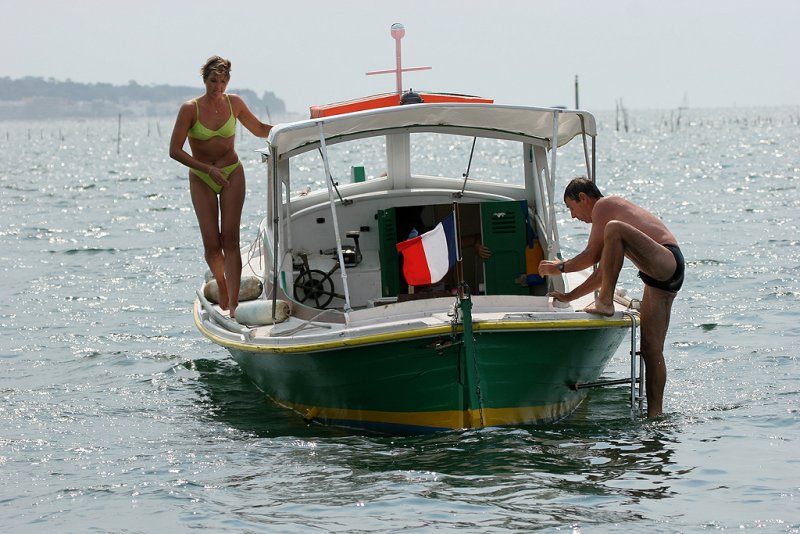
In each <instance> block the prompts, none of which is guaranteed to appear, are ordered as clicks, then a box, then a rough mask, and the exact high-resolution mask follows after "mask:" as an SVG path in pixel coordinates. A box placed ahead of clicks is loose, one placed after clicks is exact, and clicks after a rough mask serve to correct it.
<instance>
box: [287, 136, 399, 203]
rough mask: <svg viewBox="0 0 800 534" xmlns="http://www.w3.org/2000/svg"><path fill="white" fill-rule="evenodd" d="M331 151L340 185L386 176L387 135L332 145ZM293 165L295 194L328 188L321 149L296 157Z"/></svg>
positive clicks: (329, 162) (333, 172) (291, 172)
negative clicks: (385, 137)
mask: <svg viewBox="0 0 800 534" xmlns="http://www.w3.org/2000/svg"><path fill="white" fill-rule="evenodd" d="M327 152H328V165H329V166H330V170H331V175H332V176H333V180H334V182H337V183H338V184H339V185H340V186H344V185H346V184H350V183H353V182H359V181H364V180H374V179H378V178H382V177H383V176H385V172H386V169H387V165H386V142H385V140H384V138H383V137H376V138H369V139H358V140H356V141H348V142H344V143H337V144H329V145H327ZM289 165H290V168H289V172H290V175H291V177H292V179H291V184H292V191H291V194H292V196H294V195H298V194H304V193H309V192H312V191H318V190H320V189H322V190H327V188H328V185H327V183H326V182H325V166H324V164H323V162H322V155H321V154H320V151H319V150H311V151H308V152H305V153H304V154H299V155H297V156H294V157H293V158H291V160H290V163H289Z"/></svg>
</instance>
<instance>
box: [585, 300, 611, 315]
mask: <svg viewBox="0 0 800 534" xmlns="http://www.w3.org/2000/svg"><path fill="white" fill-rule="evenodd" d="M583 311H585V312H586V313H593V314H595V315H604V316H606V317H611V316H612V315H614V304H605V303H603V302H600V300H599V299H598V300H595V301H594V304H590V305H589V306H586V307H585V308H584V309H583Z"/></svg>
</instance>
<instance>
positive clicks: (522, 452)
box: [186, 360, 689, 528]
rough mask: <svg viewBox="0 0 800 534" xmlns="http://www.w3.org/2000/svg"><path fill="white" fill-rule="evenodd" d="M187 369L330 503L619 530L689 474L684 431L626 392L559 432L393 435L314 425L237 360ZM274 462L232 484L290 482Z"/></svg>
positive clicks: (222, 411)
mask: <svg viewBox="0 0 800 534" xmlns="http://www.w3.org/2000/svg"><path fill="white" fill-rule="evenodd" d="M186 367H187V368H190V369H191V370H192V371H195V372H197V376H198V380H197V385H198V388H199V389H200V391H201V393H202V394H201V395H200V396H199V399H198V407H200V408H202V410H201V411H202V413H204V414H205V416H206V417H208V418H209V419H210V420H213V421H222V422H224V423H225V424H226V425H230V426H232V427H234V428H237V429H239V430H241V431H243V432H245V433H247V434H248V435H250V436H252V437H253V438H254V439H256V440H260V439H261V438H267V437H269V438H271V439H270V447H269V448H270V450H271V451H272V452H273V453H274V452H275V449H276V446H277V447H278V448H280V449H281V451H282V452H281V454H283V455H284V462H281V463H283V464H284V466H283V468H284V469H286V470H287V472H286V473H285V474H284V475H283V476H285V477H286V479H287V480H289V479H292V480H294V481H293V485H294V486H295V489H294V491H295V492H300V493H302V494H303V495H305V496H308V495H309V492H310V493H312V494H313V495H314V496H315V500H316V502H318V503H320V504H322V503H324V502H327V503H329V504H331V505H334V503H336V504H337V505H340V504H342V500H344V501H348V502H352V500H353V499H356V500H357V501H361V502H374V501H375V500H381V499H382V498H383V497H385V496H387V495H394V496H395V498H397V496H399V495H405V496H406V498H411V497H413V498H419V499H424V500H425V502H426V503H427V505H430V504H431V502H432V501H433V502H447V503H449V505H450V506H456V503H459V504H461V505H463V506H467V507H478V508H479V509H480V510H481V512H480V515H481V517H484V518H488V519H487V520H488V524H492V523H493V520H492V519H491V518H492V517H495V519H496V520H497V521H502V522H503V526H504V528H530V527H531V526H532V525H536V526H539V527H541V526H544V525H551V526H558V525H562V526H563V525H564V524H573V523H576V522H578V523H580V522H581V521H583V522H594V521H602V522H607V523H610V522H614V523H618V522H628V521H634V520H637V519H640V516H639V514H638V513H635V512H632V511H630V510H627V509H626V508H625V506H626V505H631V504H636V503H640V502H642V501H646V500H657V499H664V498H669V497H671V496H673V495H675V491H674V490H673V489H672V487H671V484H672V482H674V481H675V480H678V479H681V478H682V477H684V476H686V475H687V474H688V473H689V470H688V469H679V468H678V466H677V464H676V462H675V460H674V459H673V456H674V454H675V448H676V445H678V443H677V438H676V432H675V429H674V426H675V423H673V422H671V421H669V420H668V419H664V420H660V421H658V422H655V423H653V422H647V421H631V420H630V418H629V416H628V406H627V404H626V391H624V390H620V389H617V390H602V391H593V392H592V393H591V394H590V396H589V398H588V400H587V402H586V403H584V405H582V406H581V407H580V408H579V410H578V411H577V412H576V413H575V414H574V415H573V416H572V417H570V418H569V419H567V420H565V421H562V422H559V423H555V424H551V425H545V426H535V427H534V426H531V427H518V428H488V429H481V430H469V431H461V432H442V433H437V434H433V435H424V436H408V437H390V436H374V435H365V434H353V433H349V432H343V431H339V430H336V429H328V428H322V427H318V426H308V425H305V424H303V423H302V421H301V420H300V418H299V417H298V416H297V415H296V414H293V413H291V412H289V411H287V410H284V409H282V408H280V407H277V406H275V405H274V404H273V403H271V402H270V401H269V400H267V399H266V398H265V397H264V395H263V394H262V393H261V392H260V391H259V390H258V389H257V388H256V387H255V386H254V385H253V384H252V383H251V382H250V381H249V380H248V379H247V378H246V376H245V375H244V374H243V373H242V372H241V371H240V370H239V368H238V366H236V364H235V363H233V362H232V361H230V360H223V361H215V360H195V361H193V362H190V363H188V364H186ZM271 463H272V466H273V467H272V468H271V469H272V470H271V472H270V473H261V474H258V472H256V473H253V474H252V475H253V476H248V477H247V479H245V478H242V477H236V478H235V479H230V480H228V481H227V482H228V484H230V485H232V486H234V487H252V486H253V485H254V484H255V485H258V483H259V482H258V480H259V479H260V480H261V481H262V482H263V481H265V480H267V479H269V480H272V481H274V480H275V479H276V478H280V477H281V476H282V475H280V473H279V472H278V471H277V470H276V469H275V464H274V461H273V462H271ZM289 465H294V468H290V467H288V466H289ZM298 470H299V471H300V472H301V473H302V477H300V478H297V474H298ZM253 477H255V479H254V478H253ZM533 503H535V507H533V508H532V506H531V505H532V504H533ZM534 508H535V509H534ZM509 512H513V513H509ZM510 517H514V518H515V519H514V520H513V521H512V522H511V523H509V518H510Z"/></svg>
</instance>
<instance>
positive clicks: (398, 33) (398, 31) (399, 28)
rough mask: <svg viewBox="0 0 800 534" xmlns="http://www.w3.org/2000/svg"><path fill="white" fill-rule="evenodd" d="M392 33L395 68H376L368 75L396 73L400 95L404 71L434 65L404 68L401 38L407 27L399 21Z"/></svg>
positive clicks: (423, 68)
mask: <svg viewBox="0 0 800 534" xmlns="http://www.w3.org/2000/svg"><path fill="white" fill-rule="evenodd" d="M391 34H392V38H393V39H394V55H395V61H396V64H397V66H396V67H395V68H393V69H388V70H375V71H372V72H368V73H367V76H372V75H373V74H392V73H394V75H395V80H396V85H397V87H396V92H397V94H398V95H401V94H403V73H404V72H411V71H415V70H431V69H432V68H433V67H409V68H406V69H404V68H403V61H402V59H401V53H400V48H401V47H400V39H402V38H403V37H404V36H405V34H406V28H405V26H403V25H402V24H400V23H399V22H395V23H394V24H392V27H391Z"/></svg>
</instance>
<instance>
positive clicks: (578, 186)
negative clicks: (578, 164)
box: [564, 176, 603, 202]
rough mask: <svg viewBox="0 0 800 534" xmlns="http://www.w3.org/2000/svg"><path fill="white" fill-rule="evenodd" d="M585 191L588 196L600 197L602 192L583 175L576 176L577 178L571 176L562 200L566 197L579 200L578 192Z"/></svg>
mask: <svg viewBox="0 0 800 534" xmlns="http://www.w3.org/2000/svg"><path fill="white" fill-rule="evenodd" d="M581 193H586V196H587V197H589V198H602V197H603V193H601V192H600V190H599V189H598V188H597V186H596V185H594V182H592V181H591V180H588V179H586V178H584V177H583V176H578V177H577V178H573V179H572V181H570V183H568V184H567V187H566V189H564V201H565V202H566V200H567V199H568V198H570V199H572V200H574V201H576V202H577V201H579V200H580V194H581Z"/></svg>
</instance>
